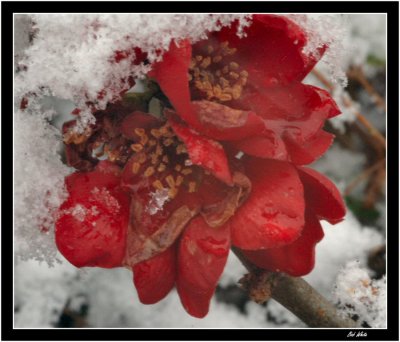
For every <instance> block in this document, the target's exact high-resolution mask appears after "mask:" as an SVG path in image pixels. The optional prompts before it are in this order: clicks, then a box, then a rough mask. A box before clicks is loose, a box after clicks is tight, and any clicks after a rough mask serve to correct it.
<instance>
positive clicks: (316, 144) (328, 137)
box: [284, 131, 335, 165]
mask: <svg viewBox="0 0 400 342" xmlns="http://www.w3.org/2000/svg"><path fill="white" fill-rule="evenodd" d="M334 138H335V136H334V135H333V134H330V133H327V132H325V131H320V132H318V133H317V134H316V135H315V136H313V137H312V138H311V139H309V140H307V141H306V142H305V143H304V144H302V145H299V144H297V143H295V142H294V141H293V140H292V139H290V138H286V139H284V141H285V144H286V148H287V150H288V152H289V155H290V161H291V162H292V163H294V164H297V165H306V164H310V163H312V162H314V161H315V160H317V159H318V158H319V157H321V156H322V155H323V154H324V153H325V151H326V150H327V149H328V148H329V147H330V146H331V145H332V143H333V139H334Z"/></svg>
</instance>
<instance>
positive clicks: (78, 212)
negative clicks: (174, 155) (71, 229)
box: [71, 204, 87, 222]
mask: <svg viewBox="0 0 400 342" xmlns="http://www.w3.org/2000/svg"><path fill="white" fill-rule="evenodd" d="M71 214H72V216H73V217H74V218H75V219H76V220H78V221H79V222H83V221H84V220H85V217H86V214H87V210H86V208H85V207H84V206H82V205H80V204H77V205H76V206H75V207H73V208H72V210H71Z"/></svg>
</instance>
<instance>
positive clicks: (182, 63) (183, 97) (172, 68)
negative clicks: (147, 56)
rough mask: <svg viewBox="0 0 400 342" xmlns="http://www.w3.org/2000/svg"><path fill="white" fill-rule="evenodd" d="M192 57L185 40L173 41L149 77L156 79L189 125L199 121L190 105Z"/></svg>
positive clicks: (155, 64) (188, 42)
mask: <svg viewBox="0 0 400 342" xmlns="http://www.w3.org/2000/svg"><path fill="white" fill-rule="evenodd" d="M191 57H192V45H191V44H190V41H189V40H187V39H185V40H182V41H179V43H176V42H175V41H172V42H171V44H170V46H169V50H168V51H166V52H165V53H164V54H163V56H162V60H161V61H160V62H157V63H154V64H153V68H152V70H151V71H150V72H149V76H150V77H153V78H155V80H156V81H157V83H158V84H159V86H160V87H161V89H162V91H163V92H164V94H165V95H166V96H167V97H168V99H169V101H170V102H171V104H172V105H173V106H174V108H175V110H176V112H177V113H178V115H179V116H180V117H181V118H182V119H183V120H185V121H186V122H187V123H189V124H196V123H197V119H196V117H195V115H194V113H193V110H192V108H191V105H190V91H189V77H188V70H189V65H190V60H191Z"/></svg>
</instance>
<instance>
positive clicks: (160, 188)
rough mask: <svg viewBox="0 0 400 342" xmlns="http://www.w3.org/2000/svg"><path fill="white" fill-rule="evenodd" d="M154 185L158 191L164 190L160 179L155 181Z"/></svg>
mask: <svg viewBox="0 0 400 342" xmlns="http://www.w3.org/2000/svg"><path fill="white" fill-rule="evenodd" d="M152 185H153V187H154V188H156V189H157V190H163V189H164V187H163V185H162V183H161V182H160V180H159V179H157V180H155V181H154V182H153V184H152Z"/></svg>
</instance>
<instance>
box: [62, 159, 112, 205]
mask: <svg viewBox="0 0 400 342" xmlns="http://www.w3.org/2000/svg"><path fill="white" fill-rule="evenodd" d="M110 164H111V162H109V161H103V162H100V163H99V166H97V167H96V169H95V170H94V171H92V172H74V173H72V174H71V175H69V176H68V177H66V178H65V185H66V188H67V190H68V192H69V193H70V196H71V197H74V199H78V198H83V199H86V198H87V196H88V194H89V193H90V192H91V191H92V190H93V189H94V188H96V187H97V188H107V189H111V188H114V187H116V186H118V185H119V183H120V177H119V175H120V171H117V168H118V166H116V165H113V166H111V165H110ZM118 169H119V168H118Z"/></svg>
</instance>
